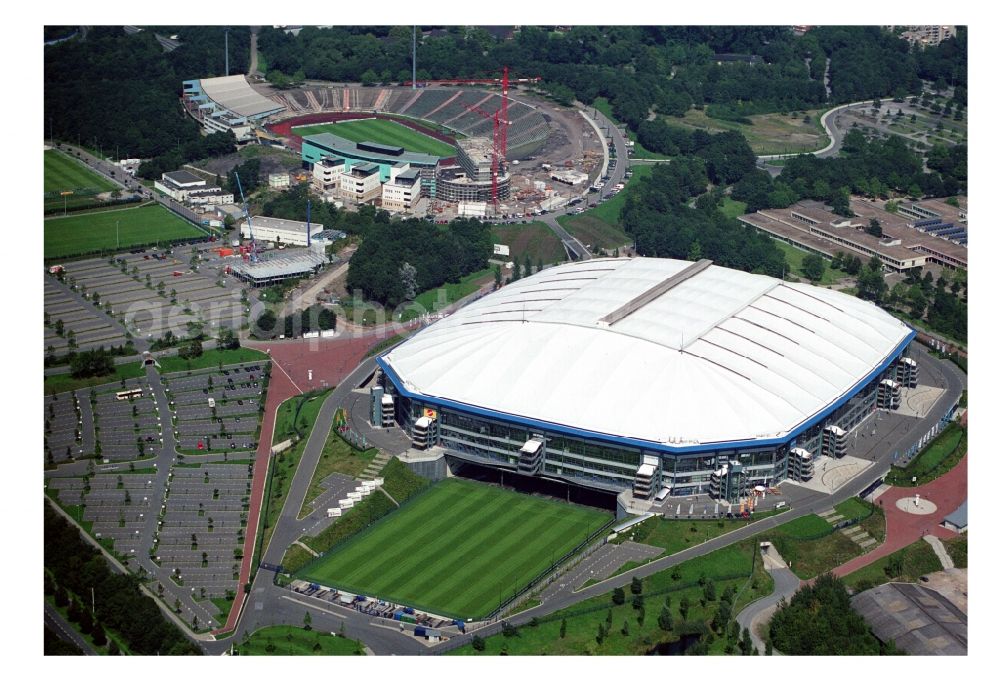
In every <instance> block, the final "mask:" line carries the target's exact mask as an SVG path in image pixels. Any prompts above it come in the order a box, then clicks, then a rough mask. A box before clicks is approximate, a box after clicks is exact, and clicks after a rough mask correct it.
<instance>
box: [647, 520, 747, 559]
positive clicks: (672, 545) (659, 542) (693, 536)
mask: <svg viewBox="0 0 1000 676" xmlns="http://www.w3.org/2000/svg"><path fill="white" fill-rule="evenodd" d="M749 523H750V522H749V521H747V520H745V519H718V520H715V519H713V520H710V521H693V520H690V519H663V518H656V517H653V518H652V519H646V520H645V521H643V522H642V523H641V524H639V525H638V526H636V527H635V528H634V529H633V533H634V537H633V538H632V539H633V540H635V541H636V542H641V543H643V544H647V545H652V546H654V547H662V548H663V549H664V550H665V551H664V555H665V556H668V555H670V554H676V553H677V552H680V551H683V550H685V549H687V548H688V547H693V546H695V545H700V544H701V543H702V542H705V541H707V540H711V539H712V538H716V537H718V536H720V535H723V534H724V533H728V532H730V531H733V530H736V529H737V528H742V527H743V526H746V525H747V524H749Z"/></svg>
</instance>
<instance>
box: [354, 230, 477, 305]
mask: <svg viewBox="0 0 1000 676" xmlns="http://www.w3.org/2000/svg"><path fill="white" fill-rule="evenodd" d="M492 252H493V244H492V239H491V235H490V229H489V227H487V226H485V225H483V224H482V223H481V222H480V221H478V220H476V219H474V218H457V219H455V220H453V221H451V222H450V223H449V224H448V226H447V227H441V226H438V225H435V224H433V223H427V222H426V221H411V222H409V223H407V224H406V226H405V227H401V226H400V224H399V223H381V222H377V221H376V222H375V223H373V224H372V225H371V227H370V228H369V229H368V231H367V232H366V233H365V238H364V241H362V243H361V246H360V247H358V250H357V251H356V252H355V254H354V256H353V257H352V258H351V267H350V269H349V270H348V271H347V287H348V289H350V290H352V291H353V290H354V289H360V290H361V291H363V292H364V294H365V297H366V298H367V299H368V300H374V301H378V302H379V303H384V304H387V305H392V306H395V305H398V304H400V303H402V302H403V301H406V300H409V299H411V298H412V295H411V294H414V295H415V294H416V293H420V292H421V291H425V290H427V289H432V288H434V287H436V286H441V285H442V284H444V283H446V282H457V281H458V280H459V279H460V278H461V277H462V276H463V275H467V274H469V273H470V272H475V271H476V270H482V269H484V268H485V267H486V262H487V260H488V259H489V257H490V254H491V253H492ZM406 264H409V265H410V266H412V267H413V268H415V269H416V278H415V286H414V288H410V289H407V286H406V283H405V278H406V274H405V273H406V270H405V269H404V266H405V265H406Z"/></svg>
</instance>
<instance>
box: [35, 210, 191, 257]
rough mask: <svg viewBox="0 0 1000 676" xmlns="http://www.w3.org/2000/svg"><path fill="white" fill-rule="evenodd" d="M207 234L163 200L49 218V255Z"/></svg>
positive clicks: (121, 246)
mask: <svg viewBox="0 0 1000 676" xmlns="http://www.w3.org/2000/svg"><path fill="white" fill-rule="evenodd" d="M116 224H117V225H116ZM116 230H117V235H116V232H115V231H116ZM204 234H205V233H204V232H202V231H201V230H199V229H198V228H196V227H195V226H193V225H191V224H190V223H188V222H187V221H185V220H184V219H183V218H181V217H180V216H177V215H175V214H174V213H172V212H171V211H170V210H168V209H167V208H165V207H162V206H160V205H159V204H156V205H150V206H142V207H129V208H126V209H112V210H109V211H99V212H96V213H94V212H91V213H86V214H79V215H75V216H66V217H62V216H56V217H54V218H47V219H45V247H44V250H45V258H64V257H67V256H76V255H81V254H87V253H94V254H100V253H102V252H103V251H112V250H115V249H116V248H122V249H125V248H128V247H133V246H140V245H143V244H156V243H157V242H159V243H161V244H165V243H167V242H173V241H176V240H180V239H186V238H188V237H198V236H199V235H204Z"/></svg>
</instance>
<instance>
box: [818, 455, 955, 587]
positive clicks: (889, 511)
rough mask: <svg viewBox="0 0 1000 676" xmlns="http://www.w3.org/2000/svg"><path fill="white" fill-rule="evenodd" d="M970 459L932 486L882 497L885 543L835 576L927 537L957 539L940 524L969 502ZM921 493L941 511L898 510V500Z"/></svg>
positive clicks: (890, 492) (891, 491)
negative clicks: (927, 512)
mask: <svg viewBox="0 0 1000 676" xmlns="http://www.w3.org/2000/svg"><path fill="white" fill-rule="evenodd" d="M968 459H969V455H968V453H966V455H965V457H963V458H962V460H961V461H960V462H959V463H958V464H957V465H956V466H955V468H954V469H952V470H951V471H950V472H948V473H947V474H945V475H944V476H941V477H938V478H937V479H935V480H934V481H932V482H930V483H929V484H925V485H923V486H917V487H915V488H909V487H907V488H899V487H894V488H890V489H889V490H887V491H886V492H885V493H883V494H882V495H881V496H879V498H878V502H879V504H880V505H881V506H882V509H883V510H884V511H885V542H883V543H882V544H881V545H879V546H878V547H876V548H875V549H873V550H872V551H870V552H868V553H867V554H863V555H862V556H859V557H857V558H856V559H851V560H850V561H848V562H847V563H845V564H844V565H842V566H840V567H839V568H834V569H833V573H834V575H838V576H840V577H843V576H845V575H847V574H849V573H853V572H854V571H856V570H858V569H860V568H864V567H865V566H867V565H868V564H869V563H873V562H875V561H877V560H878V559H880V558H882V557H883V556H888V555H889V554H892V553H893V552H897V551H899V550H900V549H902V548H903V547H905V546H907V545H909V544H912V543H914V542H916V541H917V540H919V539H920V538H921V537H923V536H924V535H925V534H927V535H936V536H937V537H939V538H942V539H949V538H953V537H955V535H957V533H955V532H954V531H950V530H948V529H947V528H943V527H942V526H941V525H940V523H941V521H943V520H944V517H946V516H948V515H949V514H951V513H952V512H954V511H955V510H956V509H958V508H959V506H961V504H962V503H963V502H965V500H966V497H967V495H968V488H969V476H968V465H967V461H968ZM917 493H919V494H920V499H921V500H924V499H927V500H930V501H931V502H933V503H934V504H935V505H936V506H937V510H935V511H934V513H932V514H926V515H923V516H921V515H919V514H909V513H907V512H904V511H902V510H901V509H899V508H898V507H896V501H897V500H899V499H900V498H913V497H914V495H916V494H917Z"/></svg>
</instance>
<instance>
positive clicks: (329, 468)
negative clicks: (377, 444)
mask: <svg viewBox="0 0 1000 676" xmlns="http://www.w3.org/2000/svg"><path fill="white" fill-rule="evenodd" d="M377 454H378V449H377V448H369V449H367V450H365V451H359V450H357V449H355V448H354V447H353V446H351V445H350V444H349V443H347V442H346V441H344V440H343V439H341V438H340V435H339V434H337V430H335V429H332V428H331V429H330V436H329V437H327V439H326V444H324V446H323V452H322V454H321V455H320V456H319V462H318V463H316V470H315V471H314V472H313V477H312V481H311V482H310V483H309V490H308V491H306V498H305V500H304V501H303V502H302V507H301V508H300V509H299V518H300V519H301V518H302V517H304V516H305V515H306V514H309V512H310V511H312V510H311V509H310V508H309V503H310V502H312V501H313V500H315V499H316V498H318V497H319V496H320V495H321V494H322V493H323V491H324V490H325V489H324V488H323V487H322V486H320V482H321V481H323V479H325V478H327V477H328V476H330V475H331V474H333V473H334V472H337V473H339V474H346V475H348V476H357V475H359V474H361V472H363V471H364V469H365V467H367V466H368V465H369V464H370V463H371V461H372V460H374V459H375V456H376V455H377Z"/></svg>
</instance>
